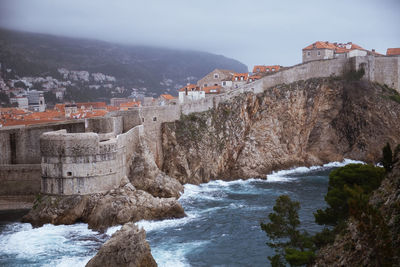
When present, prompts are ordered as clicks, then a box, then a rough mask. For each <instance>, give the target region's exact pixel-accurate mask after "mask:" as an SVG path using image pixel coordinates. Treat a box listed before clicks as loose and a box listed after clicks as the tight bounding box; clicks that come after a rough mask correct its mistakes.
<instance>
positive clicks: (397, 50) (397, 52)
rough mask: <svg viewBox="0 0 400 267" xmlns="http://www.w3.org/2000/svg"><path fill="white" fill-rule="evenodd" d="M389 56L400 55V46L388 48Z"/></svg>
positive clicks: (387, 53)
mask: <svg viewBox="0 0 400 267" xmlns="http://www.w3.org/2000/svg"><path fill="white" fill-rule="evenodd" d="M386 55H387V56H398V55H400V48H388V49H387V51H386Z"/></svg>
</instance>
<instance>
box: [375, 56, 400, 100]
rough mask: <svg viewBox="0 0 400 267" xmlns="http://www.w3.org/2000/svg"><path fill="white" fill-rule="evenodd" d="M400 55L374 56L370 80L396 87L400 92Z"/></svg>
mask: <svg viewBox="0 0 400 267" xmlns="http://www.w3.org/2000/svg"><path fill="white" fill-rule="evenodd" d="M399 79H400V57H399V56H392V57H375V65H374V78H373V80H372V81H374V82H378V83H380V84H386V85H387V86H389V87H391V88H394V89H396V90H397V91H398V92H400V81H399Z"/></svg>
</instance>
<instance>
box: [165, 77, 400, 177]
mask: <svg viewBox="0 0 400 267" xmlns="http://www.w3.org/2000/svg"><path fill="white" fill-rule="evenodd" d="M391 94H393V92H391V91H390V90H389V89H387V88H386V87H384V86H380V85H376V84H372V83H368V82H365V81H344V80H337V79H333V78H330V79H328V78H326V79H310V80H307V81H299V82H296V83H292V84H289V85H279V86H275V87H272V88H269V89H266V90H265V91H264V92H263V93H261V94H257V95H255V94H252V93H246V94H242V95H240V96H237V97H235V98H234V99H232V100H230V101H229V102H225V103H220V104H219V105H218V107H217V108H216V109H213V110H209V111H206V112H202V113H196V114H191V115H188V116H182V118H181V120H179V121H175V122H172V123H164V124H163V127H162V139H163V153H164V165H163V171H165V173H167V174H168V175H170V176H172V177H174V178H177V179H178V180H179V181H180V182H181V183H201V182H207V181H209V180H212V179H225V180H231V179H237V178H250V177H265V175H266V174H267V173H268V172H270V171H272V170H276V169H284V168H287V167H292V166H295V165H314V164H321V163H325V162H329V161H336V160H342V159H343V158H344V157H347V158H352V159H358V160H363V161H367V162H374V161H377V160H378V157H379V156H380V154H381V148H382V147H383V146H384V145H385V144H386V142H390V143H393V144H394V143H398V142H400V123H399V122H400V104H399V103H398V102H396V101H393V100H391V99H389V95H391Z"/></svg>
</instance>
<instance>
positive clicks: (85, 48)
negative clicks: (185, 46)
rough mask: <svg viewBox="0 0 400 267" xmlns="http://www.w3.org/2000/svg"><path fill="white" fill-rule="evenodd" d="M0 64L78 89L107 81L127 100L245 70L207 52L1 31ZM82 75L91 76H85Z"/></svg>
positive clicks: (24, 74) (154, 94)
mask: <svg viewBox="0 0 400 267" xmlns="http://www.w3.org/2000/svg"><path fill="white" fill-rule="evenodd" d="M0 63H1V66H2V69H3V70H7V69H8V70H10V72H9V73H8V75H11V74H13V73H14V74H15V75H17V76H19V77H24V76H25V77H47V76H50V77H53V78H56V79H58V80H62V79H64V78H65V79H68V80H71V81H72V80H74V79H75V80H79V81H81V82H82V84H80V85H79V86H80V88H82V89H86V87H87V89H89V85H99V84H100V83H99V81H100V80H106V81H107V83H108V84H113V87H123V88H125V89H126V90H127V92H126V94H127V95H126V96H128V95H129V94H130V93H131V89H132V88H135V89H136V90H138V91H141V92H144V93H146V95H148V96H156V95H157V96H158V95H160V94H162V93H168V92H170V91H171V92H172V91H175V89H178V88H180V87H182V86H184V85H185V84H187V83H188V82H193V81H197V80H198V79H200V78H201V77H203V76H204V75H206V74H207V73H209V72H210V71H212V70H213V69H215V68H221V69H232V70H234V71H236V72H247V66H246V65H244V64H243V63H241V62H239V61H237V60H234V59H230V58H227V57H224V56H221V55H215V54H211V53H206V52H199V51H187V50H173V49H166V48H157V47H150V46H133V45H130V46H129V45H120V44H111V43H107V42H103V41H96V40H86V39H76V38H67V37H59V36H52V35H46V34H36V33H25V32H17V31H11V30H5V29H0ZM64 70H67V71H69V72H68V73H67V71H64ZM60 71H61V72H60ZM81 71H83V72H81ZM86 73H90V74H91V76H90V77H86V76H84V75H86ZM82 75H83V76H82ZM35 89H38V90H41V89H42V88H35ZM106 90H111V89H110V88H106ZM98 94H99V92H98ZM91 100H92V101H95V100H97V101H98V100H99V99H91Z"/></svg>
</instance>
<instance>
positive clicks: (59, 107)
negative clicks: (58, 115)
mask: <svg viewBox="0 0 400 267" xmlns="http://www.w3.org/2000/svg"><path fill="white" fill-rule="evenodd" d="M54 109H56V110H58V111H61V112H65V104H56V105H55V106H54Z"/></svg>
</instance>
